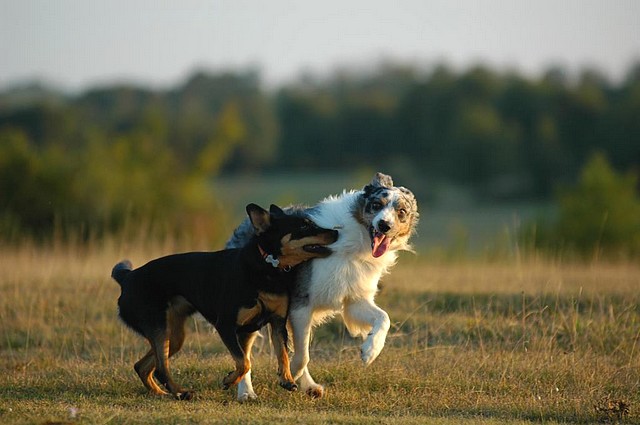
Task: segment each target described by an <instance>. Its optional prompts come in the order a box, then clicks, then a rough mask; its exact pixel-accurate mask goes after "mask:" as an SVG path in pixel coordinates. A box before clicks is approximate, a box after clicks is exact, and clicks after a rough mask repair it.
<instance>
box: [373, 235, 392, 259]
mask: <svg viewBox="0 0 640 425" xmlns="http://www.w3.org/2000/svg"><path fill="white" fill-rule="evenodd" d="M387 248H389V239H388V238H387V237H386V236H385V235H383V234H381V233H378V234H376V235H375V236H374V237H373V247H372V250H373V252H372V254H373V256H374V257H375V258H378V257H380V256H382V255H383V254H384V253H385V252H387Z"/></svg>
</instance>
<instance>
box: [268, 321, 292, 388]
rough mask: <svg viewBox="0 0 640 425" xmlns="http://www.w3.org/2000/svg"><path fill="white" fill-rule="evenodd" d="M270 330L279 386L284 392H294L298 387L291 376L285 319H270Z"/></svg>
mask: <svg viewBox="0 0 640 425" xmlns="http://www.w3.org/2000/svg"><path fill="white" fill-rule="evenodd" d="M271 328H272V331H271V343H272V344H273V349H274V350H275V353H276V358H277V359H278V376H279V378H280V386H281V387H282V388H284V389H285V390H289V391H296V390H297V389H298V386H297V385H296V382H295V381H294V380H293V377H292V376H291V367H290V364H289V353H288V352H287V337H288V335H287V319H286V318H284V317H274V318H273V319H271Z"/></svg>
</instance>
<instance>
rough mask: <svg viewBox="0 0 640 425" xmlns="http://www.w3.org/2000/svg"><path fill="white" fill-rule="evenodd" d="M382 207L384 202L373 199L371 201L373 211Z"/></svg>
mask: <svg viewBox="0 0 640 425" xmlns="http://www.w3.org/2000/svg"><path fill="white" fill-rule="evenodd" d="M381 209H382V204H381V203H380V202H378V201H373V202H372V203H371V210H373V211H380V210H381Z"/></svg>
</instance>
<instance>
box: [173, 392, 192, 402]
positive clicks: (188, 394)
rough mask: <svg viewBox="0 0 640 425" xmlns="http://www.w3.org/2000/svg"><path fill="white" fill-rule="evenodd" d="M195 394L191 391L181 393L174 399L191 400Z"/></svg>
mask: <svg viewBox="0 0 640 425" xmlns="http://www.w3.org/2000/svg"><path fill="white" fill-rule="evenodd" d="M194 395H195V393H194V392H193V391H182V392H179V393H178V394H176V399H178V400H187V401H188V400H191V399H193V396H194Z"/></svg>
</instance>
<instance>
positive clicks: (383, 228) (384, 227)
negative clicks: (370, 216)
mask: <svg viewBox="0 0 640 425" xmlns="http://www.w3.org/2000/svg"><path fill="white" fill-rule="evenodd" d="M378 230H380V231H381V232H382V233H387V232H388V231H389V230H391V226H389V223H387V222H386V221H384V220H380V221H379V222H378Z"/></svg>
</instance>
